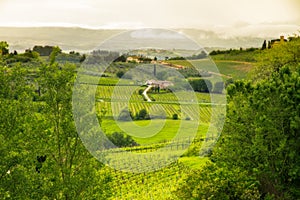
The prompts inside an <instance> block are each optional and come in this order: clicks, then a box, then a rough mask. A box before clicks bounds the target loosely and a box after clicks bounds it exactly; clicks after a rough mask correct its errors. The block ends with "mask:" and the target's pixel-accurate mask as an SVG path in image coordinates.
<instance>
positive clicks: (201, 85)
mask: <svg viewBox="0 0 300 200" xmlns="http://www.w3.org/2000/svg"><path fill="white" fill-rule="evenodd" d="M189 83H190V85H191V86H192V88H193V89H194V91H196V92H206V93H208V92H210V91H211V90H212V83H211V81H210V80H206V79H192V80H189Z"/></svg>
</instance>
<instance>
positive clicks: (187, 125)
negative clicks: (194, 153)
mask: <svg viewBox="0 0 300 200" xmlns="http://www.w3.org/2000/svg"><path fill="white" fill-rule="evenodd" d="M180 126H181V121H180V120H160V119H157V120H152V121H151V122H150V124H149V120H140V121H135V122H116V121H114V120H112V119H106V120H103V122H102V127H103V129H104V131H105V132H106V133H113V132H124V130H125V131H128V132H126V133H128V135H132V136H133V139H134V140H135V141H136V142H137V143H138V144H140V145H150V144H155V143H163V142H166V141H170V140H172V139H173V138H174V137H175V136H176V134H177V132H178V130H179V128H180ZM195 126H196V124H195V122H194V121H184V122H183V124H182V127H181V129H180V134H182V135H183V137H186V138H188V137H192V135H193V133H194V131H195V129H194V128H195ZM157 127H158V128H157ZM197 129H198V130H197V134H198V135H201V136H204V135H205V134H206V131H207V129H208V125H207V124H201V125H200V126H199V127H198V128H197ZM148 136H150V137H148Z"/></svg>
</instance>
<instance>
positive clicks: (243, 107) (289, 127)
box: [212, 66, 300, 199]
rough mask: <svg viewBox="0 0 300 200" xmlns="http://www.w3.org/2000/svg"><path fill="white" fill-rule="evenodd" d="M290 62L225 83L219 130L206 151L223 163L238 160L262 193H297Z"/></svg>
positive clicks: (299, 159) (295, 105)
mask: <svg viewBox="0 0 300 200" xmlns="http://www.w3.org/2000/svg"><path fill="white" fill-rule="evenodd" d="M292 68H293V67H287V66H286V67H283V68H281V69H280V71H279V73H276V72H274V73H273V74H272V75H271V78H269V79H267V80H262V81H260V82H259V83H258V84H255V85H254V84H251V83H249V82H241V81H239V82H236V83H235V84H232V85H230V86H229V88H228V95H229V99H228V102H229V105H228V111H227V120H226V123H225V126H224V129H223V133H222V135H221V138H220V140H219V143H218V145H217V147H216V148H215V151H214V153H213V156H212V160H213V161H215V162H216V163H223V164H225V165H226V166H228V168H229V169H230V168H235V167H236V166H239V167H240V168H241V169H242V170H243V171H245V172H247V173H248V174H249V175H250V176H253V177H255V178H256V179H257V180H258V181H259V184H260V193H261V194H262V196H268V195H273V196H274V197H275V198H276V199H277V198H278V199H279V198H282V199H299V198H300V193H299V191H300V187H299V186H300V182H299V180H300V173H299V172H300V167H299V166H300V156H299V154H298V153H299V151H300V148H299V145H297V144H298V142H299V141H300V135H299V134H298V133H299V132H300V126H299V124H300V118H299V113H300V106H299V105H300V98H299V95H298V94H299V90H300V79H299V72H292V71H291V69H292Z"/></svg>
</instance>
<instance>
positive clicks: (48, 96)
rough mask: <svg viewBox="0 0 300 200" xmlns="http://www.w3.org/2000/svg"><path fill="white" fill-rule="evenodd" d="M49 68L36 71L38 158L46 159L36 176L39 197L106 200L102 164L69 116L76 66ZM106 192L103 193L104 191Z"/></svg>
mask: <svg viewBox="0 0 300 200" xmlns="http://www.w3.org/2000/svg"><path fill="white" fill-rule="evenodd" d="M58 52H59V51H55V50H54V52H52V53H51V56H50V57H51V60H52V62H51V64H50V65H45V66H42V67H41V68H40V74H39V76H40V79H39V82H38V83H39V86H40V87H41V94H42V99H43V100H44V102H45V104H44V107H43V113H44V115H42V118H41V122H40V123H41V126H42V130H43V131H42V132H40V133H38V134H37V135H36V138H39V142H40V145H41V146H39V148H37V149H38V150H39V154H40V155H47V160H46V161H45V162H44V163H43V166H42V168H41V169H40V173H39V176H40V177H41V178H42V179H43V180H44V182H43V184H42V185H41V188H40V189H39V190H38V192H39V193H42V194H48V195H50V198H53V199H61V198H64V199H82V198H90V199H98V198H100V199H101V198H107V197H108V195H109V194H107V192H108V193H109V188H108V187H103V188H101V187H102V186H103V184H106V183H107V181H109V176H110V175H109V174H107V175H105V176H103V177H99V172H101V168H102V166H103V165H102V164H101V163H99V162H97V161H96V160H95V158H93V157H92V156H91V155H90V153H89V152H88V151H87V150H86V148H85V147H84V145H83V144H82V142H81V140H80V138H79V135H78V134H77V131H76V128H75V124H74V120H73V116H72V101H71V99H72V86H73V81H74V79H75V69H76V66H75V65H72V64H65V65H63V66H60V65H58V64H57V63H56V62H55V55H57V54H56V53H58ZM105 190H107V191H105Z"/></svg>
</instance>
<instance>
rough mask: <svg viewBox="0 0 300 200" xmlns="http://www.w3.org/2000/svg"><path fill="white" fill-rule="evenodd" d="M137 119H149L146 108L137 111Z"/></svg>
mask: <svg viewBox="0 0 300 200" xmlns="http://www.w3.org/2000/svg"><path fill="white" fill-rule="evenodd" d="M137 119H141V120H143V119H149V115H148V112H147V110H146V109H142V110H140V111H139V113H138V116H137Z"/></svg>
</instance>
